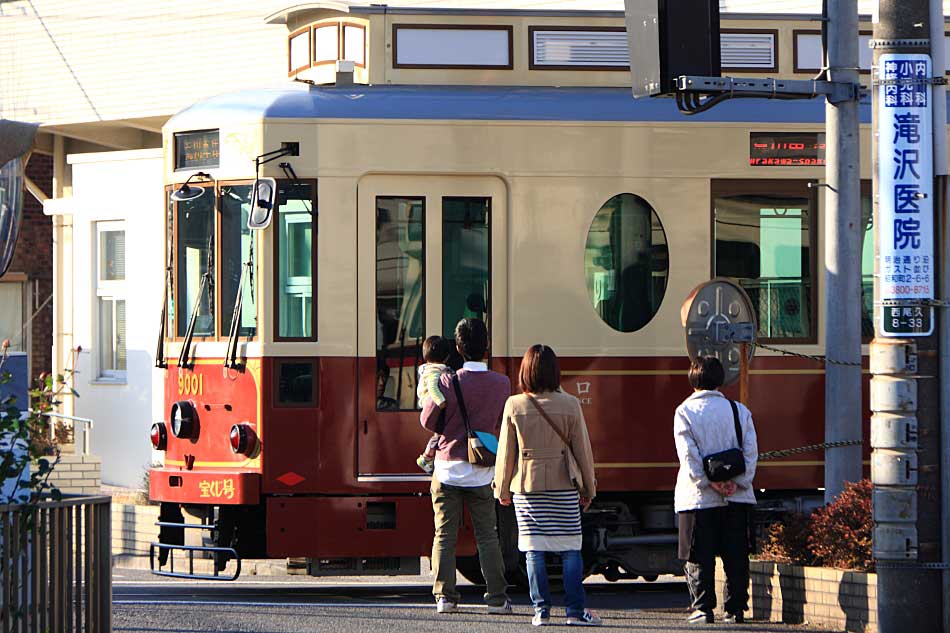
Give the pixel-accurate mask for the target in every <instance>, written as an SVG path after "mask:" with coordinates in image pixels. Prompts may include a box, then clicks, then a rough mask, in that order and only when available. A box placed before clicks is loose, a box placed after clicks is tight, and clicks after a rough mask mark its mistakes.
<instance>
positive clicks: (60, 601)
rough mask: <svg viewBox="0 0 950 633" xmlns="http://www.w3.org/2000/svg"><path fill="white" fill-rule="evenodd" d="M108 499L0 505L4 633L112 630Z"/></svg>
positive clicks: (0, 609)
mask: <svg viewBox="0 0 950 633" xmlns="http://www.w3.org/2000/svg"><path fill="white" fill-rule="evenodd" d="M111 506H112V499H111V498H110V497H74V498H69V497H67V498H65V499H63V500H62V501H43V502H40V503H38V504H36V505H35V506H21V505H0V625H2V631H3V633H45V632H47V631H73V632H75V633H109V632H110V631H111V630H112V549H111V545H112V526H111V523H112V507H111Z"/></svg>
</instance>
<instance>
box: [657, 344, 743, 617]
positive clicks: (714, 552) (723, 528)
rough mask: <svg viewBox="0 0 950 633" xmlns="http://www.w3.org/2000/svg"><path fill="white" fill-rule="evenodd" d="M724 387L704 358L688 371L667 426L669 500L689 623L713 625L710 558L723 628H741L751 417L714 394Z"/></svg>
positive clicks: (714, 365) (719, 369)
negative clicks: (719, 573)
mask: <svg viewBox="0 0 950 633" xmlns="http://www.w3.org/2000/svg"><path fill="white" fill-rule="evenodd" d="M724 379H725V371H724V369H723V366H722V363H721V362H720V361H719V359H717V358H715V357H712V356H705V357H702V358H700V359H699V360H697V361H696V362H695V363H693V365H692V366H691V367H690V369H689V382H690V384H691V385H692V387H693V394H692V395H690V396H689V397H688V398H686V400H684V401H683V403H682V404H680V406H679V407H677V409H676V414H675V416H674V419H673V439H674V441H675V443H676V453H677V455H678V457H679V463H680V468H679V473H678V475H677V478H676V492H675V506H676V512H677V518H678V523H679V557H680V558H681V559H683V560H685V561H686V564H685V571H686V582H687V585H688V586H689V592H690V596H691V598H692V613H691V614H690V615H689V617H688V618H687V621H688V622H690V623H701V622H707V623H712V622H714V621H715V617H714V615H713V609H715V607H716V589H715V567H716V556H720V557H721V558H722V563H723V568H724V570H725V573H726V587H725V593H724V599H725V604H724V605H723V607H724V608H725V612H726V616H725V622H727V623H741V622H743V621H744V612H745V611H746V610H747V609H748V601H749V594H748V586H749V551H750V531H749V530H750V524H749V514H750V511H751V508H752V506H754V505H755V491H754V489H753V487H752V480H753V478H754V477H755V468H756V462H757V460H758V454H759V450H758V445H757V442H756V436H755V426H754V425H753V423H752V414H751V413H750V412H749V410H748V409H747V408H746V407H745V406H744V405H743V404H741V403H737V402H733V401H732V400H729V399H727V398H726V397H725V396H723V395H722V394H721V393H720V392H719V387H721V386H722V384H723V382H724Z"/></svg>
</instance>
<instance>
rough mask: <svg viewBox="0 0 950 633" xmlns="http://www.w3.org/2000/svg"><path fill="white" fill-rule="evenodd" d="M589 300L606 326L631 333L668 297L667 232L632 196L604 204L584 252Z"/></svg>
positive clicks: (645, 205) (646, 206)
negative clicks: (665, 296)
mask: <svg viewBox="0 0 950 633" xmlns="http://www.w3.org/2000/svg"><path fill="white" fill-rule="evenodd" d="M584 272H585V276H586V278H587V294H588V296H589V297H590V301H591V304H592V305H593V307H594V310H595V311H596V312H597V314H598V316H600V318H601V319H603V321H604V323H606V324H607V325H609V326H610V327H612V328H613V329H615V330H618V331H620V332H635V331H637V330H639V329H641V328H643V326H645V325H646V324H647V323H649V322H650V320H651V319H652V318H653V317H654V316H655V315H656V313H657V311H658V310H659V309H660V304H661V303H662V302H663V296H664V295H665V294H666V284H667V278H668V275H669V249H668V247H667V243H666V232H665V231H664V230H663V225H662V224H660V218H659V217H658V216H657V214H656V212H655V211H654V210H653V207H651V206H650V204H649V203H648V202H647V201H646V200H644V199H643V198H641V197H640V196H636V195H634V194H631V193H623V194H620V195H616V196H614V197H612V198H611V199H610V200H608V201H607V202H605V203H604V204H603V206H601V207H600V210H598V211H597V214H596V215H595V216H594V219H593V221H592V222H591V225H590V229H589V230H588V232H587V246H586V248H585V249H584Z"/></svg>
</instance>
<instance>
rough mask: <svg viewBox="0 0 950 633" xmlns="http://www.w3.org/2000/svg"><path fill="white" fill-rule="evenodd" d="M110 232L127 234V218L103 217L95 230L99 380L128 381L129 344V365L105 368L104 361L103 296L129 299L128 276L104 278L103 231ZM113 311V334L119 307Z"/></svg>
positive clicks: (115, 352)
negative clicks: (124, 277) (121, 367)
mask: <svg viewBox="0 0 950 633" xmlns="http://www.w3.org/2000/svg"><path fill="white" fill-rule="evenodd" d="M108 232H122V233H123V235H126V234H127V232H126V228H125V222H124V221H122V220H116V221H103V222H96V223H95V231H94V234H95V246H94V248H93V257H94V260H93V261H94V264H93V270H94V271H95V277H94V280H95V299H94V305H93V309H92V312H93V315H94V318H93V328H94V336H95V341H96V346H97V348H98V349H99V353H98V354H96V381H97V382H116V383H125V382H126V378H127V372H128V346H126V369H103V367H102V361H101V358H102V356H101V353H102V349H103V348H104V347H105V346H106V343H105V342H104V341H102V340H100V336H101V333H102V324H101V323H100V319H101V318H102V317H101V310H100V304H101V302H102V300H103V299H109V300H112V302H113V304H114V303H115V302H116V301H126V289H125V282H126V280H125V279H103V278H102V270H101V265H102V257H101V255H102V253H101V249H102V234H103V233H108ZM126 262H128V258H126ZM123 270H124V266H123ZM125 307H126V311H128V307H129V304H128V302H127V301H126V304H125ZM112 314H113V328H112V331H113V336H115V332H116V330H117V328H116V327H115V326H116V322H115V318H116V317H115V315H116V311H115V310H114V309H113V312H112ZM126 323H128V312H126ZM125 335H126V337H127V336H128V332H126V333H125ZM126 340H128V338H126ZM108 345H109V346H110V347H111V348H112V350H113V355H116V354H117V349H116V342H115V341H110V342H109V344H108Z"/></svg>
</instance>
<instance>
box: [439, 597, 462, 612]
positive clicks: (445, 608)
mask: <svg viewBox="0 0 950 633" xmlns="http://www.w3.org/2000/svg"><path fill="white" fill-rule="evenodd" d="M435 610H436V611H437V612H438V613H455V612H456V611H458V605H457V604H455V603H454V602H452V601H451V600H448V599H446V598H439V600H438V601H437V602H436V603H435Z"/></svg>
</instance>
